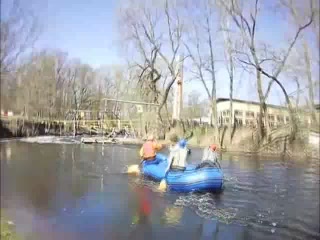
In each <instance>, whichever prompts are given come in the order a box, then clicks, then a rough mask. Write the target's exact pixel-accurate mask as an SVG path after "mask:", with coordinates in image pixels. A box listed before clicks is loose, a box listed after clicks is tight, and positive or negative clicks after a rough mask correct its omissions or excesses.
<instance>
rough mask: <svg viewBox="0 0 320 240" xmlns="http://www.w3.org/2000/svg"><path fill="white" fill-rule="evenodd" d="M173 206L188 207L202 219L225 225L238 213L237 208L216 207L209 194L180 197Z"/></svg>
mask: <svg viewBox="0 0 320 240" xmlns="http://www.w3.org/2000/svg"><path fill="white" fill-rule="evenodd" d="M175 205H176V206H182V207H188V208H190V209H192V210H193V211H195V213H196V214H197V215H198V216H200V217H202V218H205V219H217V220H219V221H221V222H224V223H226V224H229V223H231V222H233V220H235V218H236V216H237V212H238V209H237V208H220V207H218V206H217V204H216V202H215V200H214V199H213V198H212V195H211V194H210V193H206V194H204V195H198V194H195V193H192V194H189V195H187V196H180V197H179V198H178V199H177V200H176V202H175Z"/></svg>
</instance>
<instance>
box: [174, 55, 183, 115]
mask: <svg viewBox="0 0 320 240" xmlns="http://www.w3.org/2000/svg"><path fill="white" fill-rule="evenodd" d="M182 59H183V57H182V56H178V58H177V66H176V68H177V78H176V81H175V83H174V85H173V87H174V88H173V91H174V98H173V112H172V120H180V118H181V111H182V107H183V105H182V104H183V61H182Z"/></svg>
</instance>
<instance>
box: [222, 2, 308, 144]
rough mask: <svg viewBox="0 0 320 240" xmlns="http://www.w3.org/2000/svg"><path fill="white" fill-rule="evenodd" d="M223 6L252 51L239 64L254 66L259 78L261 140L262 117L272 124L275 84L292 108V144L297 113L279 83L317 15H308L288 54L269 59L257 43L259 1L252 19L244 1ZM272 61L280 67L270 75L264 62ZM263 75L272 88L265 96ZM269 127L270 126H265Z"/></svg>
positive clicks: (240, 55)
mask: <svg viewBox="0 0 320 240" xmlns="http://www.w3.org/2000/svg"><path fill="white" fill-rule="evenodd" d="M308 3H309V4H310V8H311V9H312V5H313V3H312V0H310V1H308ZM220 4H221V5H222V6H223V7H224V9H225V10H226V11H227V12H228V13H229V15H230V16H231V17H232V20H233V23H234V25H235V27H236V28H237V29H238V30H239V31H240V33H241V36H242V38H243V42H244V46H246V48H247V49H248V52H243V51H238V55H239V58H238V59H239V61H240V62H241V63H243V64H245V65H248V66H251V67H253V68H255V69H256V76H257V87H258V94H259V98H260V103H261V104H260V117H259V125H260V126H259V129H260V134H261V137H262V138H263V137H264V135H265V132H264V128H263V127H262V124H261V123H262V114H264V116H265V122H266V123H267V122H268V117H267V111H266V99H267V98H268V95H269V93H270V90H271V87H272V85H273V83H276V84H277V85H278V86H279V87H280V89H281V90H282V92H283V94H284V96H285V99H286V102H287V105H288V108H289V113H290V119H291V123H292V134H291V138H290V140H291V141H292V140H293V139H294V136H295V132H296V131H297V125H296V121H295V119H294V118H295V117H294V114H293V108H292V105H291V101H290V99H289V96H288V94H287V92H286V89H285V87H284V86H283V84H282V83H281V81H279V79H278V77H279V75H280V73H281V72H282V71H283V70H284V67H285V64H286V62H287V59H288V57H289V55H290V53H291V51H292V49H293V47H294V45H295V44H296V42H297V40H298V37H299V35H300V34H301V32H302V31H303V30H304V29H306V28H308V27H309V26H310V25H311V23H312V21H313V18H314V12H313V11H311V14H310V16H308V19H307V20H306V21H305V22H304V23H303V24H301V25H299V27H298V29H297V30H296V32H295V34H294V36H293V38H292V40H291V41H290V43H289V45H288V48H287V49H286V50H284V53H283V54H282V55H281V54H279V55H278V56H273V58H270V57H265V56H259V55H258V54H259V53H258V50H259V48H258V47H257V44H256V26H257V16H258V13H259V11H258V9H259V0H256V1H255V4H254V7H253V11H252V12H251V13H250V14H249V17H247V16H246V15H245V13H244V11H243V8H242V7H241V2H240V1H236V0H230V1H227V2H226V1H220ZM268 61H271V62H272V63H273V64H274V65H275V66H276V67H275V70H274V71H273V73H270V72H268V70H266V69H267V68H265V67H264V65H263V64H264V63H265V62H268ZM261 74H262V75H264V76H265V77H267V78H269V79H270V81H269V83H268V87H267V90H266V92H265V93H263V91H262V78H261ZM265 125H267V126H268V124H265Z"/></svg>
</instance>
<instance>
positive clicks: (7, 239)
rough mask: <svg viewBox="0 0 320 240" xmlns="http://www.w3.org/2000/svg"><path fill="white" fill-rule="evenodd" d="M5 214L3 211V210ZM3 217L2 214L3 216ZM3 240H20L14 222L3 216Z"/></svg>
mask: <svg viewBox="0 0 320 240" xmlns="http://www.w3.org/2000/svg"><path fill="white" fill-rule="evenodd" d="M1 212H3V209H2V210H1ZM1 215H2V214H1ZM0 236H1V239H2V240H20V239H21V238H20V237H19V236H18V234H17V232H16V230H15V225H14V223H13V222H12V221H9V220H8V219H7V218H5V217H4V216H1V235H0Z"/></svg>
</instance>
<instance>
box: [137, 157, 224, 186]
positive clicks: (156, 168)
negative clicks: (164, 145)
mask: <svg viewBox="0 0 320 240" xmlns="http://www.w3.org/2000/svg"><path fill="white" fill-rule="evenodd" d="M167 166H168V161H167V157H166V156H165V155H163V154H157V157H156V159H155V160H154V161H152V162H144V163H143V164H142V172H143V175H144V176H146V177H149V178H152V179H153V180H155V181H161V180H162V179H163V178H165V170H166V169H167ZM166 182H167V186H168V187H169V190H171V191H176V192H191V191H199V192H203V191H205V192H207V191H210V192H211V191H220V190H222V189H223V172H222V170H221V169H220V168H214V167H206V168H200V169H196V165H188V166H187V167H186V170H185V171H169V173H168V174H167V177H166Z"/></svg>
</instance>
